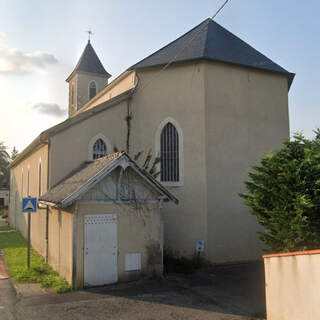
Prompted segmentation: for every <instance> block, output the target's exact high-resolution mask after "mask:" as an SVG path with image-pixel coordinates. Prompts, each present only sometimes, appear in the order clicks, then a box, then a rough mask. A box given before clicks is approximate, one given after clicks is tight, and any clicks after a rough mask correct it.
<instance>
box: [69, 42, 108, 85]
mask: <svg viewBox="0 0 320 320" xmlns="http://www.w3.org/2000/svg"><path fill="white" fill-rule="evenodd" d="M79 71H80V72H88V73H95V74H100V75H102V76H106V77H107V78H110V77H111V74H109V73H108V72H107V71H106V69H105V68H104V66H103V65H102V63H101V61H100V59H99V57H98V56H97V54H96V52H95V51H94V49H93V47H92V45H91V43H90V41H88V43H87V45H86V47H85V49H84V51H83V52H82V55H81V57H80V59H79V61H78V63H77V65H76V67H75V68H74V70H73V71H72V73H71V74H70V76H69V77H68V78H67V81H68V79H69V78H70V77H71V76H72V75H73V73H75V72H79Z"/></svg>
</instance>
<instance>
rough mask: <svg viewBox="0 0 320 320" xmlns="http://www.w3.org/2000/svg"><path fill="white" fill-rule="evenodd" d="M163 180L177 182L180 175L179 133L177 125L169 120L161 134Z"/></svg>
mask: <svg viewBox="0 0 320 320" xmlns="http://www.w3.org/2000/svg"><path fill="white" fill-rule="evenodd" d="M160 163H161V167H160V171H161V181H168V182H176V181H179V180H180V177H179V169H180V168H179V167H180V165H179V134H178V131H177V129H176V128H175V126H174V125H173V124H172V123H171V122H168V123H167V124H166V125H165V126H164V127H163V129H162V132H161V136H160Z"/></svg>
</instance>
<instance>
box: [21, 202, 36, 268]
mask: <svg viewBox="0 0 320 320" xmlns="http://www.w3.org/2000/svg"><path fill="white" fill-rule="evenodd" d="M22 212H27V213H28V258H27V264H28V269H30V248H31V244H30V234H31V213H32V212H37V198H22Z"/></svg>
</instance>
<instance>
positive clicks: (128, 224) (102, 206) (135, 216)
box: [75, 202, 162, 288]
mask: <svg viewBox="0 0 320 320" xmlns="http://www.w3.org/2000/svg"><path fill="white" fill-rule="evenodd" d="M90 214H115V215H116V216H117V226H118V281H120V282H121V281H128V280H133V279H137V278H138V277H139V276H141V275H152V274H153V272H158V273H161V272H162V252H159V255H158V257H157V261H155V260H153V262H158V265H157V266H155V265H152V264H151V263H150V259H151V258H152V255H150V249H149V248H152V247H150V246H152V245H154V244H160V243H161V234H160V233H161V229H160V225H159V224H160V216H159V210H158V205H157V204H148V205H143V206H141V208H140V209H139V210H138V211H136V210H135V209H134V206H133V205H129V206H128V205H126V204H123V205H122V204H114V203H110V204H107V203H94V202H88V203H86V202H83V203H81V202H80V203H79V207H78V210H77V214H76V218H75V219H76V222H75V225H76V228H77V232H76V246H77V254H76V268H77V269H76V287H77V288H81V287H83V271H84V270H83V249H84V233H83V230H84V216H85V215H90ZM126 253H141V267H142V269H141V271H125V254H126ZM152 254H153V255H155V252H154V251H153V252H152Z"/></svg>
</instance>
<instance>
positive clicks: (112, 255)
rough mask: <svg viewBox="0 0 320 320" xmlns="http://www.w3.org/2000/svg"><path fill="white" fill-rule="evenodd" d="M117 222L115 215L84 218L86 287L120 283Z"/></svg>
mask: <svg viewBox="0 0 320 320" xmlns="http://www.w3.org/2000/svg"><path fill="white" fill-rule="evenodd" d="M117 253H118V239H117V220H116V215H113V214H98V215H86V216H85V217H84V285H85V286H99V285H104V284H110V283H115V282H117V281H118V270H117Z"/></svg>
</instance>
